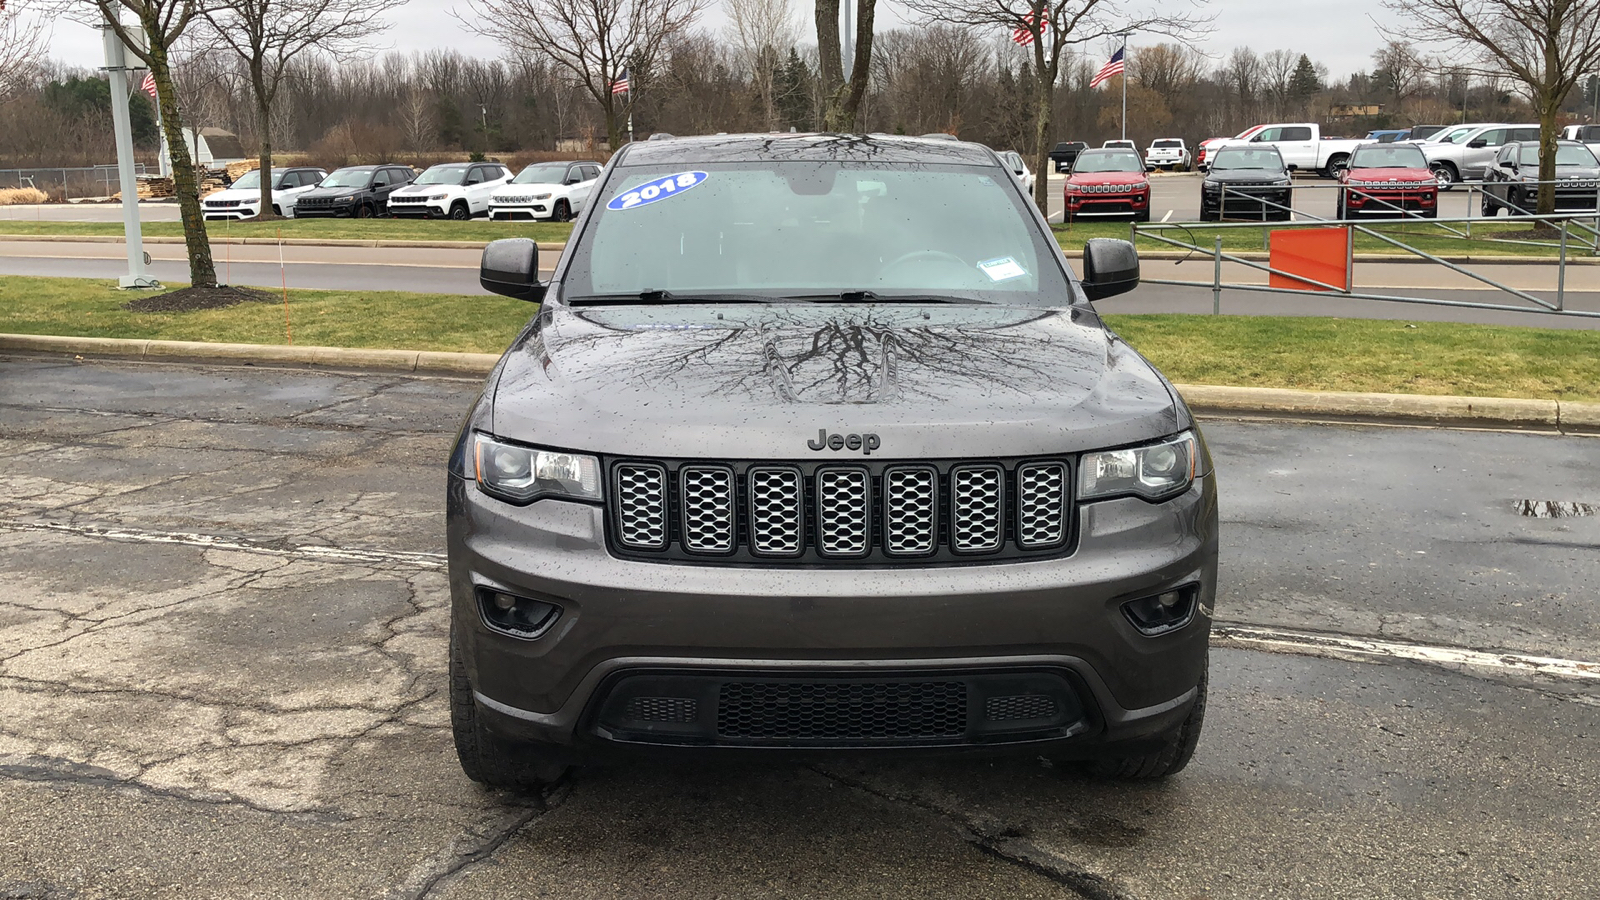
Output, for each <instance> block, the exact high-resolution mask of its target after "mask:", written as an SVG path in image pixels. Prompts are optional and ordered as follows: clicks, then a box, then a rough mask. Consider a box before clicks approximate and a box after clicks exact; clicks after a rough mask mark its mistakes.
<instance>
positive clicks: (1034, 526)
mask: <svg viewBox="0 0 1600 900" xmlns="http://www.w3.org/2000/svg"><path fill="white" fill-rule="evenodd" d="M1066 507H1067V467H1066V466H1064V465H1062V464H1061V463H1027V464H1025V465H1022V466H1018V467H1017V544H1018V545H1020V546H1022V547H1023V548H1025V549H1029V550H1031V549H1034V548H1038V547H1054V546H1056V545H1058V544H1060V543H1061V542H1062V541H1065V540H1066V539H1067V517H1066Z"/></svg>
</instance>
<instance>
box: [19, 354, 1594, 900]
mask: <svg viewBox="0 0 1600 900" xmlns="http://www.w3.org/2000/svg"><path fill="white" fill-rule="evenodd" d="M477 389H478V384H477V383H476V382H474V381H468V380H452V379H421V378H411V377H402V376H391V375H354V374H336V373H310V372H303V371H292V370H270V369H253V368H245V367H236V368H230V367H206V366H155V365H139V364H122V363H110V362H92V361H91V362H85V361H71V360H64V359H40V360H29V359H3V360H0V419H3V421H4V423H5V428H4V430H3V432H0V446H3V448H4V452H3V453H0V506H3V511H4V515H3V516H0V570H3V571H5V572H6V573H7V574H6V578H5V583H6V586H7V590H6V591H5V592H4V594H3V595H0V806H3V808H4V809H6V810H7V815H6V817H5V818H4V821H3V822H0V896H29V897H53V896H63V897H65V896H78V897H97V896H186V897H188V896H244V895H251V896H264V897H270V896H297V897H304V896H341V897H345V896H349V897H361V896H370V897H417V896H433V897H478V896H481V897H494V896H509V895H531V896H550V897H599V896H608V897H609V896H636V897H651V896H663V895H669V894H679V895H694V896H819V895H834V896H885V897H944V896H973V897H978V896H996V897H1026V896H1040V897H1056V896H1064V897H1075V896H1086V897H1126V898H1157V897H1191V896H1205V897H1213V898H1221V897H1260V896H1266V895H1277V896H1360V897H1415V896H1442V895H1448V894H1458V895H1461V896H1471V897H1475V898H1476V897H1541V896H1551V897H1557V896H1560V897H1571V896H1588V895H1592V894H1594V893H1595V892H1596V890H1597V889H1600V874H1597V872H1596V869H1595V867H1594V866H1593V865H1592V850H1593V847H1594V846H1596V844H1597V842H1600V826H1597V824H1596V823H1595V821H1594V817H1593V810H1594V808H1595V807H1596V804H1597V803H1600V761H1597V759H1596V755H1595V753H1594V752H1593V743H1594V740H1595V736H1596V735H1597V734H1600V679H1592V678H1588V677H1586V676H1583V675H1582V674H1578V675H1568V676H1562V677H1554V678H1544V679H1540V680H1531V679H1529V678H1527V677H1525V676H1520V675H1517V674H1516V673H1515V672H1514V671H1513V670H1512V669H1511V668H1509V667H1508V666H1505V665H1501V666H1493V665H1491V666H1487V667H1479V668H1473V669H1469V670H1462V671H1454V670H1449V669H1446V668H1441V667H1438V666H1432V665H1426V664H1408V663H1401V662H1398V661H1388V662H1380V661H1370V660H1369V661H1366V662H1358V661H1352V660H1349V659H1339V658H1328V652H1327V651H1326V650H1325V649H1318V648H1317V647H1316V646H1315V643H1316V642H1315V641H1314V640H1311V639H1309V638H1307V637H1306V636H1307V635H1310V634H1312V633H1316V634H1331V635H1346V636H1356V637H1366V638H1383V639H1385V640H1388V641H1392V642H1395V644H1396V645H1403V646H1407V647H1423V648H1427V647H1432V646H1436V645H1449V646H1455V647H1475V648H1484V649H1494V650H1504V651H1510V652H1513V653H1523V654H1534V655H1539V656H1545V657H1554V658H1560V659H1565V660H1578V661H1589V662H1594V661H1597V660H1600V611H1597V610H1596V608H1595V607H1594V605H1593V603H1592V599H1591V598H1592V586H1593V585H1594V584H1595V583H1597V581H1600V517H1596V516H1575V517H1569V518H1552V519H1545V518H1537V517H1531V516H1524V515H1519V514H1518V511H1517V510H1518V507H1517V505H1516V504H1517V501H1519V500H1552V501H1562V502H1575V503H1590V504H1594V503H1596V502H1600V494H1597V493H1596V488H1595V487H1594V486H1595V485H1596V484H1600V454H1597V453H1596V452H1595V447H1596V444H1595V443H1594V439H1593V438H1578V437H1559V436H1552V435H1531V434H1502V433H1489V432H1478V433H1473V432H1461V431H1434V430H1421V429H1390V428H1357V427H1334V426H1314V425H1288V424H1272V423H1236V422H1220V421H1218V422H1211V423H1208V425H1207V433H1208V436H1209V438H1210V440H1211V443H1212V447H1213V452H1214V453H1215V455H1216V457H1217V464H1218V468H1219V472H1220V473H1221V476H1222V478H1223V483H1224V487H1225V491H1224V495H1223V496H1224V499H1223V509H1222V515H1223V523H1224V524H1223V528H1224V551H1223V571H1224V584H1223V587H1222V594H1221V598H1220V600H1219V604H1218V617H1219V619H1220V620H1222V621H1224V622H1225V623H1234V624H1236V625H1248V626H1251V627H1253V628H1256V629H1277V630H1280V631H1282V632H1286V633H1288V634H1290V635H1291V636H1293V635H1299V636H1300V637H1291V638H1288V639H1286V640H1285V641H1284V642H1283V644H1282V646H1281V648H1282V649H1288V650H1290V651H1292V652H1288V653H1276V652H1273V653H1269V652H1263V651H1262V650H1261V649H1260V648H1261V646H1262V645H1261V644H1260V643H1258V642H1254V641H1239V640H1234V641H1229V640H1226V639H1221V640H1219V641H1218V644H1217V646H1216V649H1215V650H1214V656H1213V688H1212V690H1213V700H1212V704H1211V710H1210V715H1209V716H1208V719H1209V721H1208V723H1207V732H1206V735H1205V737H1204V738H1203V740H1202V743H1201V746H1200V751H1199V753H1198V755H1197V757H1196V760H1195V763H1194V765H1192V766H1191V767H1190V769H1189V770H1187V771H1186V772H1185V773H1183V774H1182V775H1180V776H1178V777H1177V778H1175V779H1174V780H1173V781H1172V782H1170V783H1167V784H1164V785H1160V786H1154V787H1130V786H1126V785H1109V784H1104V783H1099V782H1095V781H1092V780H1089V779H1086V778H1084V777H1082V776H1081V775H1079V774H1078V773H1076V772H1075V771H1064V770H1056V769H1051V768H1047V767H1045V766H1043V765H1042V764H1040V763H1038V762H1037V761H1034V760H1027V759H1020V760H1019V759H1011V760H998V761H996V760H974V759H956V760H949V759H943V760H911V761H906V760H883V759H870V758H868V759H861V758H852V759H825V760H799V761H796V760H774V761H770V762H759V761H757V762H742V763H740V764H737V765H733V766H728V765H721V764H716V763H705V762H696V761H689V762H659V761H647V762H641V763H638V764H635V765H614V766H609V767H606V768H601V769H595V770H589V771H583V772H579V773H577V774H575V775H573V776H572V777H570V778H569V779H568V780H567V781H566V782H565V783H564V784H562V785H561V786H559V787H558V788H557V789H556V790H555V791H554V792H552V794H551V795H550V796H548V797H545V798H534V797H518V796H512V795H505V794H495V793H489V792H485V791H482V790H480V789H478V788H477V787H475V786H474V785H472V784H471V783H470V782H468V781H467V780H466V779H465V778H464V777H463V776H462V775H461V773H460V771H459V769H458V768H457V767H456V764H455V759H454V755H453V751H452V749H451V743H450V734H449V728H448V721H447V715H446V711H445V704H444V697H443V669H444V638H445V627H446V615H445V603H446V591H445V588H444V580H443V570H442V552H441V551H442V499H443V479H444V472H443V456H444V453H445V450H446V448H447V446H448V443H449V440H450V437H451V433H452V432H453V430H454V428H455V427H456V425H457V423H458V421H459V417H460V415H461V414H462V412H463V411H464V410H465V408H466V406H467V405H468V404H469V402H470V401H471V398H472V397H473V395H474V394H475V392H476V391H477ZM1246 634H1247V635H1248V634H1249V633H1246ZM1573 671H1574V672H1578V673H1581V672H1582V671H1583V670H1582V669H1574V670H1573Z"/></svg>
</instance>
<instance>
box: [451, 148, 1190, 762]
mask: <svg viewBox="0 0 1600 900" xmlns="http://www.w3.org/2000/svg"><path fill="white" fill-rule="evenodd" d="M537 257H538V250H537V247H536V245H535V244H534V243H533V242H532V241H528V240H525V239H517V240H502V241H496V242H494V243H493V244H491V245H490V246H489V247H488V248H487V249H486V250H485V251H484V255H483V267H482V272H481V282H482V284H483V285H484V287H486V288H488V289H489V290H491V291H494V292H497V293H501V294H506V295H508V296H513V297H522V298H525V299H528V300H534V301H542V304H543V305H542V307H541V308H540V309H539V311H538V313H537V315H535V316H534V318H533V319H532V321H530V322H529V323H528V325H527V326H526V327H525V328H524V330H523V331H522V333H521V334H520V335H518V336H517V338H516V340H515V341H514V342H513V343H512V345H511V347H510V349H509V350H507V351H506V353H505V355H504V356H503V357H502V358H501V360H500V362H499V364H498V365H497V366H496V368H495V369H494V371H493V373H492V374H491V375H490V376H489V379H488V382H487V384H486V385H485V386H484V390H483V394H482V396H481V397H480V398H479V400H478V401H477V403H476V404H475V405H474V407H473V409H472V411H471V413H470V414H469V415H468V416H467V420H466V422H465V424H464V426H463V428H462V430H461V434H460V438H459V440H458V442H457V444H456V446H455V449H454V452H453V453H452V455H451V458H450V464H449V471H450V474H449V491H448V541H449V572H450V589H451V594H452V599H453V608H452V617H451V643H450V690H451V705H452V714H453V723H454V729H455V738H456V746H457V750H458V752H459V755H460V759H461V763H462V766H463V768H464V769H465V770H466V773H467V774H468V775H469V776H470V777H472V778H473V779H475V780H478V781H481V782H485V783H487V784H491V785H500V786H519V785H521V786H528V785H534V784H537V783H539V782H541V781H545V780H548V779H551V778H554V777H556V776H557V775H558V774H559V773H560V772H561V770H562V769H563V767H565V766H566V765H569V764H581V763H582V762H584V761H585V760H590V759H595V758H597V757H598V756H600V755H602V754H612V753H615V752H619V751H650V752H664V751H666V752H670V751H683V750H686V749H693V750H697V751H699V752H703V753H738V752H746V753H748V752H767V753H771V752H774V751H782V752H795V753H814V752H824V751H828V752H836V751H850V752H856V753H859V752H863V751H866V752H876V751H888V750H896V751H912V752H929V751H932V752H1009V753H1025V754H1030V755H1036V756H1043V757H1046V758H1051V759H1058V760H1085V761H1088V762H1090V763H1091V764H1092V765H1093V766H1094V767H1096V768H1097V769H1098V770H1099V771H1101V772H1102V773H1104V774H1107V775H1113V776H1120V777H1134V778H1151V777H1162V776H1166V775H1169V774H1171V773H1173V772H1176V771H1178V770H1179V769H1181V768H1183V766H1184V765H1185V764H1186V763H1187V762H1188V760H1189V758H1190V756H1191V755H1192V753H1193V751H1194V747H1195V742H1196V740H1197V739H1198V737H1199V733H1200V726H1201V721H1202V718H1203V715H1204V708H1205V694H1206V665H1207V638H1208V635H1209V631H1210V622H1211V612H1212V601H1213V597H1214V595H1215V589H1216V574H1217V489H1216V481H1215V476H1214V475H1213V473H1212V469H1211V460H1210V457H1209V455H1208V453H1207V451H1206V447H1205V442H1204V440H1203V439H1202V437H1201V435H1200V430H1199V428H1198V427H1197V425H1196V424H1195V421H1194V419H1193V418H1192V417H1191V416H1190V414H1189V411H1188V409H1187V408H1186V407H1185V406H1184V404H1183V401H1182V399H1180V398H1179V396H1178V395H1177V393H1176V392H1175V391H1174V390H1173V388H1172V386H1171V384H1169V383H1168V382H1167V381H1166V380H1165V379H1164V378H1163V377H1162V376H1161V375H1160V373H1158V372H1157V371H1156V370H1155V369H1154V368H1153V367H1152V366H1151V365H1150V363H1148V362H1147V361H1146V360H1145V359H1144V358H1143V357H1141V356H1140V355H1139V354H1138V353H1137V352H1136V351H1135V350H1134V349H1133V348H1131V347H1129V346H1128V345H1127V344H1126V343H1124V342H1123V341H1122V340H1120V339H1119V338H1118V337H1117V336H1116V335H1115V334H1113V333H1112V332H1111V331H1109V330H1107V328H1106V326H1105V325H1104V324H1102V322H1101V320H1100V317H1099V316H1098V315H1097V314H1096V312H1095V310H1094V308H1093V307H1092V306H1091V305H1090V301H1091V300H1094V299H1097V298H1100V297H1107V296H1111V295H1113V294H1117V293H1121V292H1123V291H1125V290H1128V289H1129V288H1131V287H1133V286H1134V285H1135V284H1137V282H1138V277H1139V276H1138V258H1137V256H1136V255H1135V254H1134V252H1133V247H1132V246H1131V245H1129V244H1127V243H1126V242H1122V241H1111V240H1097V241H1090V242H1089V244H1088V245H1087V247H1086V248H1085V257H1084V267H1085V277H1084V279H1083V280H1082V281H1079V280H1078V279H1077V278H1075V277H1074V276H1073V274H1072V272H1071V269H1070V268H1069V267H1068V265H1067V261H1066V259H1065V257H1064V256H1063V254H1062V252H1061V250H1060V248H1059V247H1058V245H1057V244H1056V242H1055V240H1054V239H1053V237H1052V235H1051V233H1050V229H1049V227H1048V226H1047V225H1046V223H1045V220H1044V219H1043V218H1042V217H1041V216H1040V215H1039V214H1038V212H1037V210H1036V209H1035V208H1034V206H1033V205H1032V203H1031V202H1030V201H1029V199H1028V198H1027V197H1026V196H1024V195H1023V193H1022V191H1021V189H1020V188H1018V186H1017V184H1016V181H1015V179H1013V178H1012V177H1010V175H1009V174H1008V173H1007V172H1006V170H1005V168H1004V167H1003V166H1002V164H1001V163H1000V161H999V160H998V159H997V158H996V156H995V154H994V153H993V151H991V150H989V149H988V148H986V147H982V146H978V145H975V144H968V143H962V142H955V141H934V140H924V139H920V138H899V137H886V136H862V135H826V134H824V135H751V136H720V135H719V136H716V137H706V138H679V139H674V140H671V141H657V142H646V143H636V144H630V145H628V146H626V147H624V148H623V149H622V150H621V151H619V152H618V153H617V154H616V155H615V156H614V157H613V159H612V161H611V163H610V165H609V166H608V167H607V168H606V171H605V172H604V174H603V175H602V176H601V179H600V182H599V183H598V185H597V186H596V188H595V193H594V195H593V198H592V201H591V203H590V204H589V207H588V209H587V210H586V211H585V212H584V213H583V214H582V215H581V216H580V218H579V219H578V222H577V224H576V227H575V228H574V230H573V234H572V237H571V239H570V241H569V242H568V244H567V247H566V252H564V253H563V254H562V256H561V259H560V261H559V262H558V263H557V264H556V267H555V270H554V273H553V277H551V278H550V279H549V281H548V282H541V281H540V280H539V279H540V275H539V267H538V259H537Z"/></svg>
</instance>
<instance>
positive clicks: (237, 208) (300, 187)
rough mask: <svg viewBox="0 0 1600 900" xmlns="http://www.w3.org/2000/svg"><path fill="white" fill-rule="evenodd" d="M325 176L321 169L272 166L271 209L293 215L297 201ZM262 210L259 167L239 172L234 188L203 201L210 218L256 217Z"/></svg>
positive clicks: (284, 214)
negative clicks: (240, 173) (278, 167)
mask: <svg viewBox="0 0 1600 900" xmlns="http://www.w3.org/2000/svg"><path fill="white" fill-rule="evenodd" d="M326 177H328V173H327V172H325V171H323V170H322V169H312V168H297V169H273V170H272V211H273V212H274V213H276V214H277V215H280V216H288V217H290V218H293V217H294V204H295V201H296V200H298V199H299V198H300V195H301V194H304V193H305V192H306V191H309V190H311V189H312V188H314V187H316V186H317V184H318V183H320V182H321V181H322V179H324V178H326ZM260 212H261V170H260V169H251V170H250V171H248V172H246V173H244V174H243V175H240V176H239V179H238V180H237V181H235V182H234V183H233V185H232V186H231V187H227V188H224V189H222V190H220V191H212V192H211V193H209V194H207V195H206V197H205V199H204V200H202V201H201V202H200V213H201V215H203V216H205V217H206V218H207V219H254V218H255V217H256V216H257V215H259V214H260Z"/></svg>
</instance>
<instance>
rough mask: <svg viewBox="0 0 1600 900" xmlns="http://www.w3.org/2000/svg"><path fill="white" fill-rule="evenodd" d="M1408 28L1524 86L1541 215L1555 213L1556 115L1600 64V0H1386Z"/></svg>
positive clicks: (1490, 72) (1482, 69)
mask: <svg viewBox="0 0 1600 900" xmlns="http://www.w3.org/2000/svg"><path fill="white" fill-rule="evenodd" d="M1384 5H1385V6H1388V7H1389V8H1390V9H1393V10H1398V11H1401V12H1402V13H1403V14H1404V16H1405V21H1406V27H1407V31H1408V32H1409V33H1411V34H1413V35H1415V36H1417V37H1419V38H1421V39H1423V40H1428V41H1437V42H1439V43H1443V44H1446V45H1449V46H1451V47H1452V48H1453V49H1455V50H1457V51H1459V52H1463V53H1467V54H1471V55H1472V56H1473V57H1475V58H1476V59H1477V68H1476V74H1481V75H1490V76H1502V77H1508V78H1510V79H1512V80H1514V81H1516V82H1517V83H1518V84H1520V85H1521V87H1522V91H1523V93H1524V95H1526V96H1527V98H1528V100H1529V101H1531V102H1532V103H1533V108H1534V111H1535V112H1536V113H1537V114H1538V116H1539V172H1540V175H1541V177H1542V178H1543V179H1544V180H1545V183H1544V184H1541V185H1540V186H1539V204H1538V208H1537V210H1536V211H1537V212H1538V213H1539V214H1540V215H1550V214H1551V213H1553V212H1555V208H1556V193H1555V185H1554V184H1552V183H1551V182H1550V180H1551V179H1553V178H1554V177H1555V162H1556V138H1557V128H1556V126H1557V119H1558V117H1559V116H1560V114H1561V107H1562V106H1563V105H1564V104H1565V103H1566V102H1567V97H1568V96H1569V95H1571V93H1572V89H1573V88H1574V87H1576V86H1577V84H1578V81H1579V79H1581V78H1583V77H1585V76H1586V75H1589V74H1591V73H1593V72H1594V71H1595V69H1596V68H1597V67H1600V0H1384Z"/></svg>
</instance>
